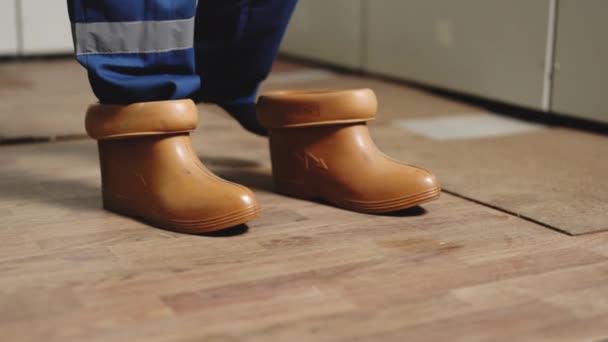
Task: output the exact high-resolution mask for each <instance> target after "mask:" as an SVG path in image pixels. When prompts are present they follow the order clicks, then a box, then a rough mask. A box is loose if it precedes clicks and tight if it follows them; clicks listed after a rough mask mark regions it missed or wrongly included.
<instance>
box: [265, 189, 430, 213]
mask: <svg viewBox="0 0 608 342" xmlns="http://www.w3.org/2000/svg"><path fill="white" fill-rule="evenodd" d="M275 191H276V192H277V193H279V194H282V195H285V196H289V197H294V198H299V199H303V200H309V201H313V200H316V199H321V200H325V201H327V202H328V203H330V204H332V205H334V206H336V207H338V208H343V209H347V210H351V211H356V212H362V213H368V214H381V213H390V212H395V211H399V210H404V209H408V208H411V207H415V206H418V205H421V204H424V203H428V202H431V201H434V200H437V199H438V198H439V197H440V196H441V188H439V187H437V188H434V189H430V190H427V191H425V192H422V193H419V194H415V195H410V196H404V197H400V198H394V199H390V200H385V201H358V200H347V199H335V198H331V197H330V196H321V195H318V194H317V193H316V192H314V191H313V190H312V189H310V188H307V187H306V185H305V184H296V183H294V182H288V183H283V184H275Z"/></svg>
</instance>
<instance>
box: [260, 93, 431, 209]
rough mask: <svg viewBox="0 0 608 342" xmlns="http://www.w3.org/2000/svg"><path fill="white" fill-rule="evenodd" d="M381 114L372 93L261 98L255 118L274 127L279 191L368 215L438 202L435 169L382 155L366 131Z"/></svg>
mask: <svg viewBox="0 0 608 342" xmlns="http://www.w3.org/2000/svg"><path fill="white" fill-rule="evenodd" d="M376 109H377V101H376V96H375V95H374V93H373V91H372V90H371V89H359V90H349V91H333V92H275V93H270V94H267V95H264V96H262V97H260V99H259V101H258V117H259V119H260V122H261V123H262V124H263V125H264V126H265V127H267V128H268V129H269V139H270V154H271V158H272V173H273V177H274V186H275V190H276V191H277V192H279V193H282V194H285V195H287V196H292V197H297V198H302V199H321V200H325V201H327V202H329V203H331V204H333V205H335V206H337V207H341V208H344V209H349V210H353V211H359V212H366V213H383V212H391V211H397V210H401V209H406V208H409V207H413V206H417V205H419V204H422V203H425V202H429V201H432V200H435V199H437V198H439V194H440V192H441V188H440V186H439V183H438V182H437V179H436V178H435V176H433V174H432V173H431V172H430V171H427V170H424V169H421V168H418V167H415V166H411V165H406V164H403V163H400V162H398V161H396V160H393V159H391V158H389V157H387V156H386V155H384V154H383V153H382V152H380V151H379V150H378V148H377V147H376V145H375V144H374V142H373V141H372V139H371V137H370V135H369V130H368V127H367V125H366V122H367V121H369V120H372V119H373V118H374V115H375V113H376Z"/></svg>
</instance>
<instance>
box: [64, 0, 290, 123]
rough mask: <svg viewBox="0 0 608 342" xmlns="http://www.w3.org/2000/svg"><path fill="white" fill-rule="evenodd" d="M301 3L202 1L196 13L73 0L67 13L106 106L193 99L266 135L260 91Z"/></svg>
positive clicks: (189, 6)
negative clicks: (259, 114)
mask: <svg viewBox="0 0 608 342" xmlns="http://www.w3.org/2000/svg"><path fill="white" fill-rule="evenodd" d="M296 1H297V0H200V1H199V2H198V9H197V6H196V0H128V1H126V0H97V1H85V0H68V9H69V13H70V20H71V21H72V26H73V34H74V45H75V51H76V58H77V59H78V61H79V62H80V63H81V64H82V65H83V66H84V67H85V68H86V69H87V70H88V74H89V80H90V83H91V86H92V88H93V92H94V93H95V95H96V96H97V98H98V99H99V100H100V102H102V103H133V102H142V101H160V100H170V99H180V98H194V99H195V100H203V101H208V102H214V103H217V104H219V105H221V106H222V107H224V109H226V110H227V111H228V112H229V113H230V114H231V115H232V116H234V117H235V118H236V119H237V120H238V121H239V122H240V123H241V125H243V126H244V127H245V128H247V129H248V130H250V131H252V132H254V133H257V134H264V133H265V130H264V128H263V127H261V126H260V125H259V123H258V122H257V119H256V116H255V108H254V103H255V99H256V95H257V89H258V87H259V84H260V82H262V81H263V80H264V79H265V78H266V76H267V75H268V73H269V72H270V68H271V66H272V63H273V61H274V59H275V57H276V54H277V51H278V48H279V45H280V43H281V39H282V37H283V34H284V32H285V28H286V27H287V23H288V22H289V18H290V16H291V13H292V12H293V9H294V7H295V4H296ZM195 16H196V18H195ZM194 46H195V47H196V49H194ZM201 83H202V87H201Z"/></svg>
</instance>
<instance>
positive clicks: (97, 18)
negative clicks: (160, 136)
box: [68, 0, 200, 103]
mask: <svg viewBox="0 0 608 342" xmlns="http://www.w3.org/2000/svg"><path fill="white" fill-rule="evenodd" d="M68 10H69V14H70V20H71V21H72V28H73V30H72V31H73V35H74V45H75V52H76V58H77V60H78V61H79V62H80V63H81V64H82V65H83V66H84V67H85V68H86V69H87V71H88V76H89V81H90V83H91V87H92V88H93V92H94V93H95V95H96V96H97V98H98V99H99V101H100V102H102V103H133V102H141V101H157V100H170V99H180V98H187V97H189V96H191V95H192V94H193V93H194V92H196V91H197V90H198V89H199V88H200V77H199V76H198V75H197V74H196V73H195V53H194V49H193V43H194V40H193V34H194V16H195V14H196V0H128V1H127V0H96V1H85V0H68Z"/></svg>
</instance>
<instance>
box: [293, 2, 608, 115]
mask: <svg viewBox="0 0 608 342" xmlns="http://www.w3.org/2000/svg"><path fill="white" fill-rule="evenodd" d="M555 3H556V4H557V7H556V8H557V12H556V15H555V16H554V17H553V18H554V19H556V21H555V22H556V23H557V24H556V25H554V26H551V25H550V23H551V22H552V21H551V20H550V17H551V16H550V4H551V0H543V1H541V0H538V1H529V0H509V1H507V0H458V1H449V0H331V1H322V0H301V1H300V2H299V4H298V7H297V9H296V13H295V14H294V19H293V22H292V26H291V27H290V28H289V30H288V33H287V35H286V38H285V42H284V44H283V47H282V49H283V52H286V53H289V54H293V55H297V56H301V57H305V58H310V59H314V60H318V61H322V62H327V63H331V64H336V65H340V66H346V67H351V68H355V69H363V70H367V71H370V72H374V73H380V74H386V75H389V76H391V77H396V78H402V79H404V80H412V81H417V82H421V83H424V84H428V85H433V86H437V87H441V88H445V89H450V90H456V91H459V92H463V93H468V94H472V95H477V96H482V97H486V98H489V99H495V100H500V101H504V102H507V103H511V104H516V105H520V106H524V107H528V108H532V109H539V110H549V111H554V112H560V113H566V114H569V115H573V116H578V117H582V118H592V119H595V120H600V121H605V122H608V111H607V110H606V109H605V108H604V107H605V106H603V105H602V100H603V97H604V93H605V91H604V89H605V88H604V87H603V85H604V84H605V83H606V82H607V81H606V79H607V78H608V67H607V66H606V65H605V64H603V63H601V62H602V61H603V60H605V58H604V56H606V54H607V53H608V39H606V38H605V37H603V35H604V34H605V33H606V32H608V20H603V18H604V17H605V15H606V13H608V1H605V0H585V1H580V0H556V1H555ZM549 33H553V34H554V35H555V37H556V39H554V40H552V39H550V38H551V35H550V34H549ZM553 50H554V51H555V53H554V54H553V53H551V52H552V51H553ZM552 57H553V58H554V59H555V64H554V65H555V66H556V68H555V69H553V68H552V65H549V66H548V67H547V68H545V61H546V60H547V61H548V62H551V58H552ZM547 58H548V59H547ZM548 64H552V63H548ZM552 72H553V84H552V83H551V81H552V79H551V77H549V76H548V75H550V74H551V73H552ZM543 91H545V93H546V94H545V96H543ZM546 95H549V96H548V97H547V96H546ZM548 100H551V101H548Z"/></svg>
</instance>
